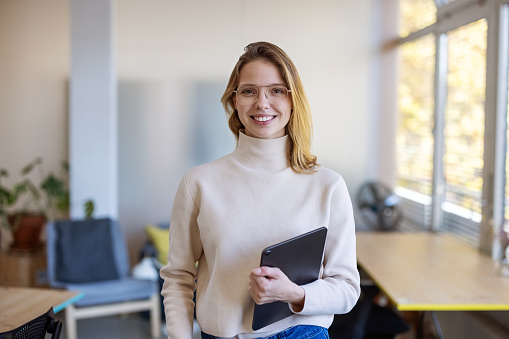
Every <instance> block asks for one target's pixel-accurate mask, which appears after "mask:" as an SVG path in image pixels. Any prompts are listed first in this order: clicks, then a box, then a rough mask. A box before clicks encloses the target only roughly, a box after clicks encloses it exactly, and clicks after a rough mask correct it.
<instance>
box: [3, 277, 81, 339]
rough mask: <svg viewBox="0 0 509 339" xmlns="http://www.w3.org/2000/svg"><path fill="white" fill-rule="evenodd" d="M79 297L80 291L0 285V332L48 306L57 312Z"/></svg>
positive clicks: (13, 326)
mask: <svg viewBox="0 0 509 339" xmlns="http://www.w3.org/2000/svg"><path fill="white" fill-rule="evenodd" d="M81 298H83V293H80V292H69V291H63V290H52V289H44V288H22V287H3V286H0V332H6V331H9V330H12V329H15V328H16V327H18V326H20V325H23V324H24V323H26V322H28V321H30V320H32V319H34V318H36V317H37V316H39V315H41V314H43V313H45V312H47V311H48V310H49V309H50V307H53V311H54V312H55V313H57V312H59V311H61V310H63V309H64V308H66V307H67V306H68V305H70V304H72V303H74V302H76V301H77V300H79V299H81Z"/></svg>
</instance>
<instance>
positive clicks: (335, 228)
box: [161, 132, 360, 339]
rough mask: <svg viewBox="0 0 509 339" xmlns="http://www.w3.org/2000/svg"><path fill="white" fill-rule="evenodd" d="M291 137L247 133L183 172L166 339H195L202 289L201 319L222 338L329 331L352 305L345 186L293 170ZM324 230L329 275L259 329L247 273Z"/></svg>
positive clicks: (351, 229) (167, 278) (168, 271)
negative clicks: (226, 150) (274, 251)
mask: <svg viewBox="0 0 509 339" xmlns="http://www.w3.org/2000/svg"><path fill="white" fill-rule="evenodd" d="M288 142H289V141H288V136H284V137H282V138H278V139H256V138H251V137H248V136H246V135H245V134H243V133H242V132H241V133H240V136H239V142H238V145H237V148H236V149H235V151H234V152H233V153H231V154H229V155H227V156H225V157H223V158H220V159H218V160H216V161H214V162H211V163H208V164H204V165H201V166H198V167H195V168H193V169H191V170H189V171H188V172H187V173H186V174H185V176H184V178H183V179H182V181H181V183H180V185H179V187H178V189H177V193H176V196H175V200H174V204H173V209H172V213H171V219H170V225H171V226H170V250H169V253H168V264H167V265H166V266H164V267H163V268H162V269H161V277H162V278H163V279H164V285H163V290H162V292H161V294H162V295H163V296H164V306H165V312H166V327H167V329H168V338H172V339H191V338H192V327H193V308H194V303H193V291H194V289H195V286H196V317H197V320H198V324H199V325H200V328H201V329H202V331H204V332H206V333H208V334H211V335H214V336H218V337H238V338H259V337H264V336H268V335H271V334H274V333H277V332H279V331H282V330H284V329H286V328H288V327H291V326H296V325H300V324H307V325H318V326H323V327H329V326H330V324H331V323H332V320H333V315H334V314H341V313H346V312H349V311H350V310H351V308H352V307H353V306H354V305H355V303H356V301H357V299H358V297H359V293H360V287H359V273H358V271H357V264H356V253H355V226H354V218H353V212H352V204H351V201H350V197H349V195H348V191H347V188H346V185H345V182H344V180H343V178H342V177H341V176H340V175H339V174H337V173H335V172H333V171H331V170H329V169H327V168H324V167H321V168H319V170H318V172H316V173H313V174H297V173H295V172H293V171H292V169H291V168H290V167H289V164H288V161H287V158H286V147H287V143H288ZM321 226H326V227H327V228H328V233H327V240H326V244H325V252H324V261H323V268H322V269H323V271H322V277H321V279H319V280H317V281H315V282H313V283H310V284H308V285H304V286H303V288H304V290H305V303H304V308H303V309H302V311H300V312H298V313H295V314H294V315H292V316H290V317H288V318H286V319H283V320H281V321H278V322H276V323H274V324H272V325H269V326H267V327H265V328H262V329H260V330H259V331H257V332H253V330H252V329H251V321H252V317H253V309H254V301H253V299H252V298H251V296H250V294H249V291H248V285H249V273H250V272H251V270H253V269H254V268H256V267H258V266H259V264H260V256H261V252H262V250H263V249H264V248H265V247H267V246H270V245H273V244H275V243H278V242H281V241H283V240H287V239H289V238H292V237H295V236H297V235H300V234H303V233H305V232H309V231H311V230H314V229H316V228H318V227H321ZM196 262H198V269H196V268H195V263H196ZM195 279H197V283H196V285H195Z"/></svg>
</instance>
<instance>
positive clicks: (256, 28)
mask: <svg viewBox="0 0 509 339" xmlns="http://www.w3.org/2000/svg"><path fill="white" fill-rule="evenodd" d="M374 8H375V7H374V5H373V4H372V2H371V1H367V0H363V1H337V0H329V1H320V2H315V3H310V2H309V1H304V0H299V1H277V2H274V1H257V2H249V1H238V0H229V1H221V2H212V1H190V2H182V1H170V0H168V1H158V2H151V3H150V6H147V4H146V2H144V1H140V0H123V1H119V2H118V3H117V10H118V11H117V15H118V16H117V19H118V46H117V47H118V49H117V56H118V67H119V80H120V86H119V108H120V112H119V114H120V161H119V167H120V218H121V221H122V223H123V224H124V225H129V229H130V230H132V232H134V230H135V229H137V228H139V227H140V225H143V224H145V223H148V222H159V221H164V220H168V219H169V214H170V210H171V204H172V201H173V195H174V193H175V189H176V186H177V184H178V182H179V181H180V179H181V177H182V175H183V173H184V171H185V170H186V169H188V168H189V167H190V166H192V165H194V164H195V163H197V162H203V161H199V160H198V161H196V159H193V154H194V152H193V147H194V146H193V142H194V141H195V138H196V129H193V128H194V127H195V126H196V124H197V122H196V117H197V116H198V117H199V119H202V118H203V117H204V116H208V115H212V114H213V115H214V116H215V118H214V119H215V121H219V125H216V127H214V129H216V128H217V129H219V127H217V126H221V123H222V124H223V128H222V129H220V130H219V131H217V132H210V137H211V138H214V137H218V136H221V135H224V134H225V133H226V134H228V135H230V132H229V130H228V128H227V125H226V118H225V115H224V111H223V110H222V108H221V106H220V102H219V100H220V96H221V94H222V91H223V90H224V88H225V87H226V83H227V81H228V78H229V75H230V73H231V70H232V68H233V66H234V64H235V62H236V61H237V59H238V57H239V56H240V55H241V54H242V52H243V48H244V46H246V45H247V44H248V43H250V42H254V41H260V40H265V41H270V42H273V43H275V44H277V45H279V46H280V47H282V48H283V49H284V50H285V51H286V52H287V53H288V54H289V55H290V57H291V58H292V59H293V61H294V63H295V64H296V66H297V68H298V70H299V72H300V75H301V77H302V81H303V83H304V86H305V89H306V91H307V94H308V96H309V100H310V103H311V108H312V111H313V118H314V127H315V128H314V147H313V150H314V152H315V153H316V154H317V155H318V159H319V162H320V163H321V164H323V165H324V166H327V167H330V168H332V169H334V170H336V171H338V172H340V173H341V174H342V175H343V176H344V177H345V179H346V182H347V184H348V186H349V189H350V190H351V193H352V194H354V193H355V192H356V190H357V188H358V186H359V185H360V183H362V182H363V181H364V180H366V179H367V178H368V177H374V176H375V175H376V168H377V167H376V163H375V162H376V152H377V148H376V137H377V136H376V134H375V135H373V131H376V126H374V127H373V126H372V121H373V120H374V114H376V112H374V111H373V109H374V108H376V105H373V104H372V103H371V102H370V96H371V95H372V93H370V91H371V90H372V88H373V87H374V86H373V84H372V82H373V77H372V74H373V69H372V67H373V65H374V63H373V59H374V57H375V52H376V51H377V50H376V48H375V47H374V41H373V38H372V37H373V30H374V29H375V28H374V27H373V24H372V22H371V21H370V20H371V19H372V17H373V15H374V14H376V13H373V12H372V11H373V9H374ZM207 85H208V86H209V87H210V89H211V91H213V92H215V93H216V96H215V97H211V96H209V97H207V98H205V97H200V98H202V100H203V101H205V102H206V103H207V104H204V103H203V102H202V103H201V104H200V103H199V102H197V101H198V100H199V99H200V98H197V97H196V88H197V87H200V86H207ZM196 105H200V106H201V107H200V109H201V110H198V111H196V110H195V108H196ZM207 108H208V109H207ZM200 117H201V118H200ZM228 137H229V138H231V142H228V141H230V139H228V140H225V142H224V143H225V147H224V150H223V153H224V154H226V153H229V152H230V151H231V150H232V149H233V137H230V136H228ZM218 153H221V152H218ZM211 158H214V157H211ZM203 160H207V161H208V160H211V159H203ZM133 239H134V238H133ZM139 241H141V240H139V239H136V242H139Z"/></svg>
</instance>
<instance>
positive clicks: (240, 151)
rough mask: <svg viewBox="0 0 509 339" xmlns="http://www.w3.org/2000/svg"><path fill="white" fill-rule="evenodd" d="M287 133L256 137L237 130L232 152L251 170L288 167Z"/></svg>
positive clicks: (270, 169)
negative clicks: (236, 142) (237, 133)
mask: <svg viewBox="0 0 509 339" xmlns="http://www.w3.org/2000/svg"><path fill="white" fill-rule="evenodd" d="M288 143H289V138H288V135H285V136H283V137H281V138H277V139H258V138H253V137H250V136H247V135H246V134H245V133H244V131H243V130H241V131H240V132H239V142H238V144H237V148H236V149H235V151H234V152H233V156H234V157H235V158H236V159H238V161H239V162H240V163H241V164H242V165H244V166H246V167H248V168H251V169H253V170H258V171H266V172H275V171H280V170H283V169H285V168H288V167H289V166H290V165H289V163H288V159H287V147H288Z"/></svg>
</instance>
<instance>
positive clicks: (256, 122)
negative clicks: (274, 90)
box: [234, 60, 292, 139]
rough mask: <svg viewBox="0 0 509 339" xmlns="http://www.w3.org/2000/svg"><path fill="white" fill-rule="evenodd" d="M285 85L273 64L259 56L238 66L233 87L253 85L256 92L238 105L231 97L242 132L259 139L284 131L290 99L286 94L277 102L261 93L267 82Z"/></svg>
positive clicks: (280, 134) (272, 84) (287, 119)
mask: <svg viewBox="0 0 509 339" xmlns="http://www.w3.org/2000/svg"><path fill="white" fill-rule="evenodd" d="M274 85H279V86H285V87H286V86H287V85H286V82H285V80H284V79H283V77H282V76H281V74H280V73H279V70H278V69H277V67H276V66H275V65H274V64H272V63H270V62H268V61H263V60H256V61H252V62H249V63H247V64H245V65H244V67H242V69H241V71H240V76H239V83H238V84H237V87H241V86H252V87H257V88H258V91H259V95H258V97H257V99H256V101H255V102H254V103H253V104H251V105H240V104H239V103H238V102H237V100H236V99H235V98H234V104H235V109H236V110H237V112H238V114H239V118H240V121H241V122H242V124H243V125H244V127H245V133H246V135H248V136H250V137H254V138H260V139H274V138H280V137H282V136H284V135H285V127H286V125H287V124H288V121H289V120H290V114H291V111H292V101H291V98H290V94H289V95H288V97H287V98H286V100H283V102H282V103H281V104H279V105H278V106H275V105H272V104H271V103H270V102H269V101H268V100H267V97H266V96H265V93H266V89H267V86H274Z"/></svg>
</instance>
